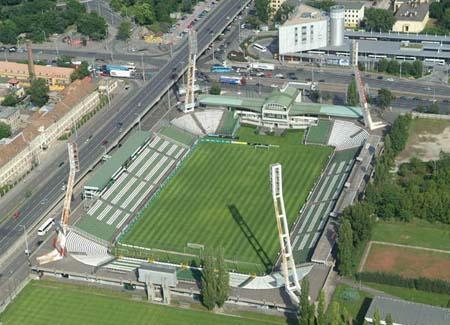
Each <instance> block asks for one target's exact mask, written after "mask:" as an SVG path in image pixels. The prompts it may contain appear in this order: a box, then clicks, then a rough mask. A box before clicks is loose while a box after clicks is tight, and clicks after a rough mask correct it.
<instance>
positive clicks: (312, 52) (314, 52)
mask: <svg viewBox="0 0 450 325" xmlns="http://www.w3.org/2000/svg"><path fill="white" fill-rule="evenodd" d="M306 53H308V54H325V51H315V50H314V51H308V52H306Z"/></svg>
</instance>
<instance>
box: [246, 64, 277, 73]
mask: <svg viewBox="0 0 450 325" xmlns="http://www.w3.org/2000/svg"><path fill="white" fill-rule="evenodd" d="M248 67H249V68H250V69H254V70H268V71H273V70H275V65H273V64H270V63H258V62H253V63H250V64H249V65H248Z"/></svg>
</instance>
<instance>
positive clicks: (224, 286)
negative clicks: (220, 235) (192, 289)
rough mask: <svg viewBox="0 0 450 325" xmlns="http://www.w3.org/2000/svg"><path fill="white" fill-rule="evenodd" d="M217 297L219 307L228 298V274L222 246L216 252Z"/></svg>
mask: <svg viewBox="0 0 450 325" xmlns="http://www.w3.org/2000/svg"><path fill="white" fill-rule="evenodd" d="M215 268H216V269H217V299H216V303H217V306H218V307H219V308H222V307H223V305H224V304H225V301H227V299H228V292H229V290H230V275H229V273H228V271H227V269H226V265H225V258H224V253H223V248H220V249H219V250H218V252H217V263H216V267H215Z"/></svg>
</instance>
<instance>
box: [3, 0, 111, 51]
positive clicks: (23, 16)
mask: <svg viewBox="0 0 450 325" xmlns="http://www.w3.org/2000/svg"><path fill="white" fill-rule="evenodd" d="M71 25H75V26H76V27H77V30H78V32H80V33H81V34H83V35H86V36H88V37H90V38H91V39H95V40H98V39H103V38H105V36H106V33H107V25H106V22H105V20H104V19H103V18H102V17H100V16H98V15H97V14H96V13H87V12H86V8H85V7H84V5H83V4H80V3H79V2H77V1H76V0H67V1H66V6H65V7H61V8H59V7H56V1H50V0H41V1H23V2H19V3H16V2H15V1H13V2H12V4H7V5H3V6H2V10H1V11H0V42H2V43H6V44H15V43H16V42H17V38H18V37H19V35H20V34H22V33H25V34H26V35H27V38H29V39H31V40H33V41H35V42H42V41H44V40H45V39H46V38H48V37H49V36H50V35H52V34H54V33H57V34H62V33H64V31H65V30H66V29H67V27H69V26H71Z"/></svg>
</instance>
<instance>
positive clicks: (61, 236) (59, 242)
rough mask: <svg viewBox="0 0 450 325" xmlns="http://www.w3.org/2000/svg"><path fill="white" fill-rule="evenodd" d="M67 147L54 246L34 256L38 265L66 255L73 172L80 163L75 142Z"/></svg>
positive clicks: (78, 169)
mask: <svg viewBox="0 0 450 325" xmlns="http://www.w3.org/2000/svg"><path fill="white" fill-rule="evenodd" d="M67 149H68V152H69V168H70V169H69V177H68V179H67V184H66V194H65V197H64V204H63V210H62V213H61V220H60V221H56V232H57V236H56V238H55V239H54V241H53V247H54V248H55V249H54V250H52V251H51V252H50V253H48V254H45V255H42V256H39V257H38V258H36V260H37V262H38V263H39V265H42V264H46V263H50V262H54V261H58V260H60V259H62V258H63V257H64V256H65V255H66V236H67V232H68V228H69V220H70V204H71V202H72V195H73V187H74V183H75V174H76V172H78V171H80V163H79V159H78V148H77V145H76V144H75V143H70V142H69V143H68V144H67Z"/></svg>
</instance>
